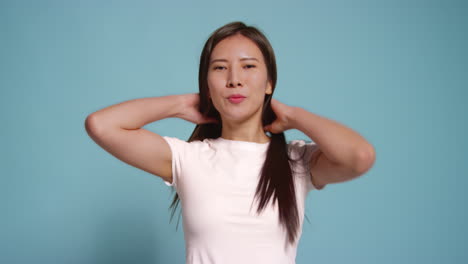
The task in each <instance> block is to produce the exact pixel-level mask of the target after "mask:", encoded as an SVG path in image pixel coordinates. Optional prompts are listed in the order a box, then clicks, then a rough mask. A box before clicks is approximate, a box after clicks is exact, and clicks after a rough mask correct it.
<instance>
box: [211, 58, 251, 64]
mask: <svg viewBox="0 0 468 264" xmlns="http://www.w3.org/2000/svg"><path fill="white" fill-rule="evenodd" d="M245 60H256V61H258V60H257V58H254V57H245V58H242V59H240V61H245ZM217 61H224V62H227V60H226V59H214V60H212V61H211V62H210V64H212V63H214V62H217Z"/></svg>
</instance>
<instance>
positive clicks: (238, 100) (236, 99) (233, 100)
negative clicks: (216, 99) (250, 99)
mask: <svg viewBox="0 0 468 264" xmlns="http://www.w3.org/2000/svg"><path fill="white" fill-rule="evenodd" d="M244 99H245V97H235V96H231V97H229V98H228V100H229V102H231V103H233V104H238V103H241V102H242V101H244Z"/></svg>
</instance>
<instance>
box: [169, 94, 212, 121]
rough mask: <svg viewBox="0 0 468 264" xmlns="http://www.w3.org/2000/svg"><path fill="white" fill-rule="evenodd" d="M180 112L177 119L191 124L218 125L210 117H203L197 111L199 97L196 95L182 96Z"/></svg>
mask: <svg viewBox="0 0 468 264" xmlns="http://www.w3.org/2000/svg"><path fill="white" fill-rule="evenodd" d="M182 96H183V104H184V105H183V106H182V111H181V112H180V113H179V114H178V115H177V117H179V118H182V119H184V120H187V121H189V122H192V123H194V124H197V125H198V124H205V123H219V122H218V120H216V119H215V118H211V117H206V116H203V115H202V114H201V113H200V112H199V111H198V105H199V104H200V95H199V94H198V93H191V94H184V95H182Z"/></svg>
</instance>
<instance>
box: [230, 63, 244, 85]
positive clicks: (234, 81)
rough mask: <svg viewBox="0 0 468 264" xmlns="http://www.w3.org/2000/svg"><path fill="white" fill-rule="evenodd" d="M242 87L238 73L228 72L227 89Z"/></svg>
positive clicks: (235, 71)
mask: <svg viewBox="0 0 468 264" xmlns="http://www.w3.org/2000/svg"><path fill="white" fill-rule="evenodd" d="M237 86H242V83H241V81H240V79H239V73H238V72H237V70H235V69H232V68H231V69H230V70H229V76H228V81H227V87H237Z"/></svg>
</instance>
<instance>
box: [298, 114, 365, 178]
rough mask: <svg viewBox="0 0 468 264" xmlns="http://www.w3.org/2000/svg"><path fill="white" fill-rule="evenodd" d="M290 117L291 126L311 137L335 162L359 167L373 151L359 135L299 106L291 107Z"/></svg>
mask: <svg viewBox="0 0 468 264" xmlns="http://www.w3.org/2000/svg"><path fill="white" fill-rule="evenodd" d="M290 119H291V120H290V122H291V125H292V127H293V128H295V129H298V130H300V131H301V132H303V133H304V134H306V135H307V136H308V137H309V138H311V139H312V140H313V141H314V142H315V143H316V144H317V145H318V146H319V147H320V150H321V151H322V152H323V154H324V155H326V156H327V158H328V159H329V160H331V161H333V162H335V163H338V164H344V165H347V166H351V167H359V166H361V165H360V164H362V163H363V160H364V159H366V157H370V156H371V155H372V153H373V148H372V146H371V145H370V144H369V143H368V142H367V141H366V140H365V139H364V138H363V137H362V136H361V135H359V134H358V133H357V132H355V131H353V130H352V129H350V128H348V127H346V126H344V125H342V124H340V123H338V122H336V121H334V120H331V119H327V118H325V117H321V116H319V115H316V114H314V113H311V112H308V111H307V110H305V109H303V108H300V107H293V110H292V112H291V115H290ZM357 169H358V168H357Z"/></svg>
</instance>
